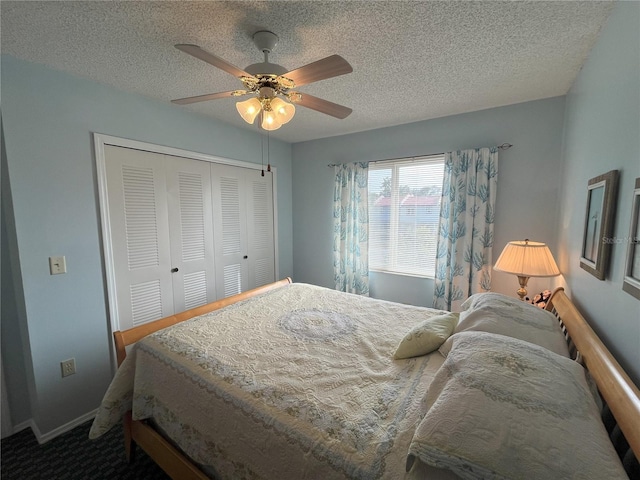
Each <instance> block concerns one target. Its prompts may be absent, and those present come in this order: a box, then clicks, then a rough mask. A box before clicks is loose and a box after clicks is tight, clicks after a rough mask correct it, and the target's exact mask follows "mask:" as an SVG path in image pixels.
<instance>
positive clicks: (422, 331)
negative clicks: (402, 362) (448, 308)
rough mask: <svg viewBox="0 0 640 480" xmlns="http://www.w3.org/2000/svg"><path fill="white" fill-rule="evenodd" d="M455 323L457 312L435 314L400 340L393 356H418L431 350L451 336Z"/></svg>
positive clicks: (456, 321) (397, 357) (399, 357)
mask: <svg viewBox="0 0 640 480" xmlns="http://www.w3.org/2000/svg"><path fill="white" fill-rule="evenodd" d="M457 323H458V314H457V313H446V314H444V315H436V316H435V317H431V318H428V319H427V320H425V321H423V322H420V323H419V324H417V325H416V326H415V327H413V328H412V329H411V330H409V332H408V333H407V334H406V335H405V336H404V338H403V339H402V340H401V341H400V344H399V345H398V348H396V352H395V353H394V355H393V358H395V359H396V360H397V359H401V358H409V357H418V356H420V355H426V354H427V353H431V352H433V351H434V350H436V349H437V348H438V347H439V346H440V345H442V343H443V342H444V341H445V340H446V339H447V338H449V337H450V336H451V334H452V333H453V329H454V328H455V326H456V324H457Z"/></svg>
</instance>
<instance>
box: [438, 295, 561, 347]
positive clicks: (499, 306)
mask: <svg viewBox="0 0 640 480" xmlns="http://www.w3.org/2000/svg"><path fill="white" fill-rule="evenodd" d="M468 331H476V332H488V333H497V334H500V335H506V336H508V337H513V338H517V339H520V340H524V341H525V342H530V343H535V344H536V345H540V346H541V347H544V348H547V349H549V350H551V351H552V352H554V353H557V354H558V355H562V356H564V357H569V348H568V347H567V341H566V339H565V337H564V334H563V333H562V330H561V329H560V325H559V323H558V320H557V319H556V317H555V316H554V315H553V314H552V313H550V312H547V311H546V310H543V309H541V308H538V307H536V306H535V305H531V304H529V303H525V302H523V301H521V300H518V299H516V298H513V297H508V296H507V295H502V294H501V293H494V292H487V293H476V294H475V295H472V296H470V297H469V298H468V299H467V300H465V301H464V303H463V304H462V311H461V312H460V321H459V322H458V325H457V326H456V328H455V330H454V333H459V332H468ZM448 351H449V344H448V343H445V344H444V345H442V347H441V348H440V353H442V354H443V355H444V356H446V355H447V353H448Z"/></svg>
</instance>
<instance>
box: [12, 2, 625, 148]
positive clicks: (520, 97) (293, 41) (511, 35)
mask: <svg viewBox="0 0 640 480" xmlns="http://www.w3.org/2000/svg"><path fill="white" fill-rule="evenodd" d="M612 7H613V3H612V2H610V1H606V2H594V1H586V2H583V1H567V2H561V1H533V2H532V1H506V2H497V1H491V2H489V1H474V2H467V1H444V2H435V1H418V2H416V1H361V2H354V1H328V2H325V1H322V2H321V1H285V2H275V1H267V2H256V1H240V2H222V1H204V2H191V1H168V2H156V1H87V2H78V1H44V2H37V1H18V2H12V1H5V0H3V1H2V2H0V15H1V17H2V24H1V27H2V30H1V35H2V37H1V40H2V44H1V45H2V53H7V54H10V55H13V56H15V57H18V58H22V59H25V60H29V61H32V62H36V63H41V64H44V65H48V66H50V67H53V68H56V69H59V70H64V71H66V72H69V73H72V74H75V75H79V76H83V77H87V78H89V79H92V80H95V81H98V82H101V83H104V84H107V85H111V86H113V87H116V88H118V89H122V90H126V91H129V92H134V93H138V94H142V95H146V96H148V97H152V98H155V99H157V100H159V101H162V102H167V103H169V101H170V100H171V99H175V98H181V97H187V96H192V95H200V94H206V93H214V92H222V91H227V90H234V89H237V88H241V84H240V82H239V80H237V79H236V78H234V77H233V76H231V75H229V74H228V73H225V72H224V71H222V70H218V69H216V68H214V67H213V66H211V65H209V64H207V63H205V62H203V61H201V60H198V59H196V58H194V57H191V56H189V55H187V54H185V53H183V52H180V51H179V50H177V49H175V48H174V44H177V43H192V44H196V45H199V46H200V47H202V48H203V49H205V50H207V51H209V52H211V53H213V54H215V55H218V56H220V57H222V58H224V59H225V60H227V61H228V62H230V63H232V64H234V65H236V66H238V67H240V68H242V69H244V68H245V67H246V66H248V65H249V64H252V63H257V62H261V61H262V53H260V52H259V51H258V50H257V49H256V47H255V46H254V45H253V43H252V39H251V37H252V34H253V33H254V32H256V31H258V30H271V31H273V32H275V33H276V34H277V35H278V36H279V37H280V42H279V44H278V45H277V47H276V48H275V50H274V53H273V54H272V55H271V57H270V60H271V61H272V62H273V63H278V64H280V65H283V66H284V67H286V68H287V69H289V70H291V69H294V68H297V67H300V66H302V65H306V64H308V63H311V62H313V61H316V60H319V59H321V58H324V57H326V56H329V55H332V54H339V55H341V56H343V57H344V58H345V59H346V60H347V61H348V62H349V63H351V65H352V66H353V73H351V74H348V75H344V76H340V77H335V78H332V79H328V80H323V81H320V82H317V83H314V84H311V85H306V86H303V87H300V89H299V90H300V91H301V92H302V93H304V92H307V93H310V94H312V95H315V96H317V97H320V98H323V99H325V100H329V101H332V102H335V103H339V104H342V105H345V106H348V107H351V108H353V113H352V114H351V115H350V116H349V117H348V118H346V119H345V120H338V119H336V118H333V117H330V116H327V115H323V114H321V113H318V112H316V111H313V110H309V109H305V108H303V107H298V108H297V110H296V116H295V118H294V119H293V120H292V121H291V122H290V123H289V124H287V125H284V126H283V127H282V128H280V129H279V130H277V131H274V132H271V135H272V137H275V138H279V139H281V140H284V141H287V142H299V141H304V140H311V139H316V138H322V137H329V136H334V135H340V134H345V133H352V132H358V131H363V130H369V129H373V128H379V127H385V126H391V125H398V124H403V123H409V122H414V121H418V120H425V119H429V118H436V117H442V116H447V115H453V114H458V113H463V112H470V111H475V110H482V109H486V108H491V107H496V106H501V105H509V104H513V103H520V102H525V101H529V100H535V99H541V98H548V97H553V96H557V95H564V94H565V93H566V92H567V91H568V89H569V87H570V86H571V84H572V82H573V80H574V78H575V77H576V75H577V73H578V71H579V70H580V68H581V66H582V65H583V63H584V61H585V60H586V58H587V56H588V53H589V50H590V49H591V47H592V46H593V44H594V43H595V41H596V39H597V36H598V33H599V31H600V28H601V26H602V25H603V23H604V21H605V20H606V18H607V16H608V15H609V13H610V11H611V8H612ZM234 103H235V100H234V99H232V98H226V99H221V100H213V101H209V102H205V103H200V104H194V105H190V106H178V105H173V108H183V109H188V110H191V111H193V112H198V113H200V114H203V115H208V116H211V117H214V118H217V119H220V120H223V121H226V122H228V123H231V124H233V125H237V126H239V127H242V128H249V129H252V130H253V131H255V130H256V126H251V125H248V124H246V123H245V122H244V121H242V119H241V118H240V117H239V115H238V114H237V112H236V110H235V107H234Z"/></svg>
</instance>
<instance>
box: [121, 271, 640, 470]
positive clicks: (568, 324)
mask: <svg viewBox="0 0 640 480" xmlns="http://www.w3.org/2000/svg"><path fill="white" fill-rule="evenodd" d="M290 283H291V278H285V279H284V280H280V281H278V282H275V283H271V284H268V285H264V286H262V287H258V288H256V289H253V290H249V291H247V292H243V293H241V294H238V295H234V296H232V297H228V298H225V299H222V300H218V301H216V302H213V303H209V304H207V305H203V306H201V307H197V308H194V309H191V310H187V311H185V312H182V313H179V314H176V315H172V316H170V317H165V318H162V319H160V320H156V321H154V322H150V323H147V324H144V325H141V326H139V327H135V328H132V329H130V330H126V331H122V332H120V331H117V332H114V333H113V337H114V340H115V345H116V354H117V360H118V366H120V364H121V363H122V362H123V361H124V359H125V357H126V347H127V346H128V345H131V344H133V343H135V342H137V341H138V340H140V339H142V338H143V337H145V336H147V335H149V334H150V333H153V332H155V331H157V330H160V329H162V328H166V327H168V326H171V325H174V324H176V323H180V322H183V321H185V320H188V319H190V318H193V317H196V316H198V315H203V314H205V313H209V312H212V311H214V310H218V309H220V308H223V307H226V306H227V305H231V304H233V303H236V302H240V301H242V300H246V299H248V298H251V297H254V296H256V295H259V294H261V293H264V292H268V291H269V290H273V289H275V288H279V287H281V286H283V285H288V284H290ZM545 308H546V309H547V310H549V311H550V312H552V313H553V314H554V315H556V317H557V318H558V320H559V321H560V324H561V326H562V328H563V329H564V331H565V335H566V337H567V341H568V342H569V344H570V347H572V348H573V349H574V350H577V351H578V352H579V353H580V357H581V361H582V363H583V365H584V366H585V368H587V369H588V370H589V372H590V373H591V376H592V377H593V379H594V381H595V382H596V384H597V385H598V389H599V391H600V393H601V395H602V398H603V400H604V402H605V403H606V405H607V406H608V407H607V408H608V409H610V411H611V413H612V417H611V418H612V424H611V425H607V429H608V430H609V433H610V436H611V437H612V442H613V443H614V446H615V448H616V451H617V452H618V454H619V455H620V457H621V458H624V459H626V460H627V461H628V462H634V461H637V460H636V459H640V390H638V387H636V386H635V385H634V383H633V382H632V381H631V379H630V378H629V377H628V375H627V374H626V373H625V372H624V370H623V369H622V367H621V366H620V365H619V364H618V362H617V361H616V360H615V358H614V357H613V355H611V353H610V352H609V350H608V349H607V348H606V347H605V346H604V344H603V343H602V342H601V341H600V339H599V338H598V336H597V335H596V334H595V332H594V331H593V330H592V329H591V327H590V326H589V325H588V324H587V322H586V320H585V319H584V318H583V317H582V315H581V314H580V312H579V311H578V309H577V308H576V307H575V305H573V303H572V302H571V300H569V298H568V297H567V295H566V294H565V292H564V289H562V288H558V289H556V290H555V291H554V292H553V294H552V295H551V298H550V299H549V301H548V302H547V306H546V307H545ZM606 423H607V422H605V424H606ZM625 439H626V440H625ZM124 442H125V452H126V456H127V459H128V460H129V461H131V460H132V459H133V454H134V450H135V445H139V446H140V447H141V448H142V449H143V450H144V451H145V452H146V453H147V454H148V455H149V456H150V457H151V458H152V459H153V460H154V461H155V462H156V463H157V464H158V466H160V468H162V469H163V470H164V471H165V472H166V473H167V474H168V475H169V476H170V477H171V478H173V479H175V480H191V479H198V480H207V479H209V477H208V476H207V475H205V474H204V473H203V472H202V470H200V469H199V468H198V467H197V466H196V465H195V464H193V463H192V462H191V460H190V459H189V458H188V457H186V456H185V455H184V454H182V453H181V452H180V451H178V449H176V448H175V447H174V446H173V445H172V444H171V443H170V442H169V441H167V440H166V439H165V438H164V437H163V436H162V435H160V434H159V433H158V432H157V431H156V430H154V428H153V427H152V426H151V425H149V424H148V423H147V422H145V421H138V420H132V418H131V412H129V413H127V414H126V415H125V417H124Z"/></svg>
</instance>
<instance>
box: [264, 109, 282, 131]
mask: <svg viewBox="0 0 640 480" xmlns="http://www.w3.org/2000/svg"><path fill="white" fill-rule="evenodd" d="M265 107H266V106H265ZM260 126H261V127H262V128H263V129H264V130H269V131H271V130H277V129H279V128H280V127H281V126H282V122H280V120H279V119H278V116H277V115H276V112H275V111H273V110H271V109H269V110H267V109H266V108H263V109H262V124H261V125H260Z"/></svg>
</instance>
